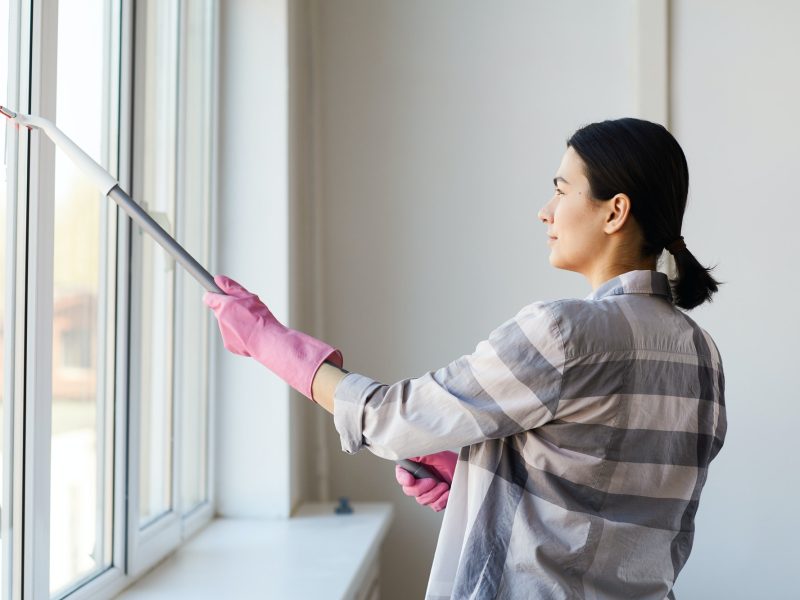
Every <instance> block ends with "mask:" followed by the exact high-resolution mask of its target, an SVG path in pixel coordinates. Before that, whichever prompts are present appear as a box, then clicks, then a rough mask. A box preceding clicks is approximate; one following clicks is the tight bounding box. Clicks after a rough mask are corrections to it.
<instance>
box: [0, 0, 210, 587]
mask: <svg viewBox="0 0 800 600" xmlns="http://www.w3.org/2000/svg"><path fill="white" fill-rule="evenodd" d="M187 1H188V0H187ZM9 10H10V15H9V16H10V19H9V21H10V23H12V24H16V25H17V27H14V28H12V30H11V31H10V36H9V37H10V39H9V40H8V48H9V55H8V60H9V82H8V83H9V86H8V96H7V99H6V102H7V103H8V104H9V105H11V106H12V107H13V108H18V109H19V110H20V111H23V112H30V113H33V114H40V115H42V116H45V117H51V118H52V117H53V115H54V113H55V100H56V95H55V86H56V64H57V60H56V58H57V57H56V53H57V33H58V1H57V0H51V1H50V2H47V3H42V2H32V1H29V0H28V1H26V0H11V2H10V3H9ZM119 10H120V11H121V15H120V21H121V31H120V47H119V52H120V64H121V69H120V72H119V78H120V82H119V89H120V93H119V97H118V101H119V131H118V132H117V137H116V139H114V140H112V143H114V144H118V154H117V156H116V159H117V160H116V161H112V164H113V163H114V162H116V165H117V168H118V179H119V181H120V183H121V186H122V187H123V189H131V183H132V171H131V168H130V166H131V162H132V161H131V159H132V153H131V149H132V147H133V143H132V142H133V140H132V127H131V123H132V116H133V97H132V90H133V89H134V86H133V72H132V68H131V66H132V65H133V58H134V56H133V52H134V40H133V39H132V34H133V31H134V29H133V22H134V18H135V15H134V9H133V3H130V2H125V1H122V2H120V9H119ZM218 15H219V5H218V2H217V1H216V0H211V2H210V4H209V18H210V20H211V27H210V28H209V29H208V31H207V35H208V36H209V40H208V55H207V56H206V57H205V59H206V63H207V64H206V65H205V68H207V69H208V70H209V72H208V81H210V82H211V84H210V86H209V87H210V90H211V92H212V93H211V97H210V99H209V102H208V106H209V115H208V117H209V119H210V122H211V123H212V127H211V129H210V132H209V140H208V144H209V153H208V161H209V173H210V185H209V188H208V189H209V190H210V191H209V197H208V198H207V201H209V202H210V210H209V215H210V218H211V219H213V218H214V215H215V214H216V193H215V190H216V175H215V172H216V168H215V165H216V149H215V148H216V140H217V127H216V114H217V98H216V91H215V90H216V88H217V85H216V82H217V60H216V56H217V53H218V52H217V48H218V41H217V40H218V35H219V33H218V27H219V26H218V22H219V18H218ZM180 23H181V24H180V27H181V28H183V27H184V22H183V21H181V22H180ZM179 35H180V38H179V39H185V36H183V35H182V32H181V33H180V34H179ZM6 148H7V164H8V174H9V196H8V207H9V209H8V220H9V223H8V228H7V231H8V234H9V235H8V241H7V247H8V249H9V256H7V265H8V269H7V273H6V279H7V281H8V282H13V284H12V285H9V286H8V290H7V293H6V311H7V312H6V314H7V315H8V319H7V331H6V337H5V356H6V362H5V364H4V369H5V374H6V377H5V392H6V394H5V435H4V438H5V439H4V444H5V446H6V448H7V449H8V448H11V449H12V451H11V452H10V453H6V454H5V456H4V460H5V463H6V467H5V471H4V472H5V473H6V476H5V479H6V482H5V485H4V489H3V507H4V510H3V514H2V534H3V536H2V546H3V547H2V567H1V568H2V589H0V595H1V597H7V598H15V599H16V598H26V599H27V598H30V599H37V600H38V599H40V598H41V599H49V598H50V590H49V562H50V557H49V554H50V526H49V525H50V523H49V521H50V452H51V409H52V382H51V371H52V369H51V366H52V364H51V363H52V331H53V329H52V322H53V244H54V221H53V219H54V211H53V200H54V186H55V181H54V180H55V148H54V146H53V144H52V143H51V142H50V141H49V140H47V139H45V138H44V135H43V134H41V133H29V132H28V131H27V130H24V129H23V130H21V131H20V132H19V134H16V135H15V134H13V133H12V134H10V135H8V140H7V141H6ZM113 154H114V153H113V152H112V155H113ZM29 198H31V199H35V201H31V202H29V201H28V199H29ZM106 201H107V200H106ZM109 213H113V215H112V217H113V218H112V217H110V218H109V220H108V222H107V226H109V227H114V228H116V231H117V245H116V251H115V252H114V253H112V254H111V255H109V260H113V259H116V265H117V268H116V272H115V276H116V286H115V288H116V289H115V292H116V302H115V306H116V311H115V312H116V314H115V315H110V314H109V315H108V319H107V320H106V321H105V324H106V325H110V326H111V327H112V328H113V327H114V321H116V337H115V339H114V343H115V361H116V365H115V367H114V373H113V374H112V373H108V377H109V381H108V385H107V386H106V388H108V387H109V386H111V385H113V387H114V414H113V416H112V415H106V416H105V417H103V416H102V413H98V418H105V419H106V421H107V422H110V420H112V419H113V424H114V433H113V435H114V436H115V437H114V450H113V451H114V464H113V469H114V470H113V473H114V477H113V487H114V493H113V501H112V504H113V507H112V506H107V507H106V510H112V509H113V527H114V533H113V545H112V561H111V567H110V568H107V569H106V570H104V571H103V572H101V573H99V574H98V575H96V576H95V577H93V578H92V579H90V580H87V581H85V582H82V584H81V585H79V586H78V587H76V588H75V589H74V590H72V591H70V592H69V593H68V594H66V595H63V596H62V597H63V598H69V599H70V600H79V599H84V598H87V599H88V598H96V597H108V596H110V595H113V594H115V593H117V592H118V591H120V590H121V589H123V588H124V587H126V586H128V585H130V583H131V582H132V581H133V579H135V578H136V577H137V576H139V575H141V573H142V572H144V571H145V570H146V569H147V568H149V567H150V566H152V565H153V564H154V563H155V562H156V561H157V560H160V559H161V558H163V556H164V555H165V554H166V553H168V552H170V551H172V550H174V549H175V548H176V547H177V546H178V545H179V544H180V543H182V541H183V540H185V539H187V538H188V537H190V536H191V535H192V534H194V533H195V532H196V531H197V530H198V529H199V528H201V527H203V526H204V525H205V524H207V523H208V522H209V521H210V520H211V519H212V518H213V516H214V502H215V498H214V469H213V464H214V461H213V457H214V435H213V431H214V428H213V427H212V426H211V424H213V422H214V412H215V411H214V405H215V402H214V393H213V392H214V389H215V388H214V378H213V373H210V374H209V383H208V390H209V394H208V396H209V398H208V402H209V406H208V419H207V427H208V432H207V437H206V439H207V449H206V452H207V466H206V470H207V476H206V497H207V501H206V502H205V503H203V504H201V505H200V506H198V507H197V508H196V509H195V510H193V511H191V512H190V513H188V514H185V515H184V514H183V512H184V511H183V510H182V507H181V506H180V504H179V503H178V502H177V500H178V498H179V494H180V486H179V479H178V477H179V469H178V465H179V464H180V463H179V462H178V459H179V456H177V454H176V456H175V457H174V459H173V460H174V461H175V468H173V480H174V482H173V490H174V495H173V498H174V500H173V502H174V503H175V510H174V511H173V512H174V515H173V516H174V518H172V519H170V520H168V521H165V523H166V525H164V524H160V525H159V527H156V528H148V529H147V530H144V534H145V535H139V530H138V510H136V508H137V507H136V502H137V501H138V488H137V487H136V482H135V481H131V480H130V479H129V477H128V475H129V474H130V473H136V474H137V475H138V464H136V463H137V461H136V457H138V447H137V446H136V443H137V441H136V440H138V437H137V436H136V435H135V434H136V431H135V423H133V421H135V419H131V422H129V420H128V417H129V415H135V414H136V409H137V408H138V406H134V405H133V404H132V403H131V402H129V400H130V399H129V383H130V381H129V377H128V375H129V364H130V363H129V352H130V353H131V354H132V353H133V350H132V349H131V348H130V331H129V310H130V302H129V297H130V294H129V292H130V270H129V265H130V254H129V252H130V250H129V249H130V239H131V223H130V220H129V219H128V218H127V217H124V216H122V218H116V214H117V213H118V211H117V210H112V211H109ZM118 214H120V215H121V213H118ZM208 229H209V231H208V232H207V238H208V243H209V245H210V256H212V257H214V256H215V248H216V237H215V235H214V234H213V231H212V230H211V228H210V226H209V228H208ZM207 266H208V267H209V270H212V272H213V269H214V267H215V265H213V264H211V265H207ZM103 276H104V275H103ZM110 287H111V286H107V288H106V289H110ZM15 309H16V310H15ZM210 323H211V315H209V324H210ZM101 331H102V329H101ZM210 331H213V330H210ZM214 349H215V345H214V344H211V348H210V349H209V350H210V353H211V355H210V356H209V357H208V365H213V364H215V362H216V361H215V358H214V355H213V353H214ZM175 397H179V395H178V394H177V393H176V395H175ZM179 415H180V408H179V407H176V410H175V417H174V419H173V434H174V435H173V440H177V441H175V442H174V443H175V448H176V449H178V448H179V447H180V444H179V443H178V442H179V440H178V439H177V438H176V437H175V436H177V435H179V434H180V428H179V427H177V425H176V423H177V422H178V419H179ZM132 425H134V427H131V426H132ZM105 472H106V475H107V476H108V475H110V473H111V465H110V464H107V465H106V467H105ZM131 515H133V518H134V522H135V524H136V526H135V527H134V528H133V529H131ZM160 521H161V520H159V521H157V522H156V524H159V523H160ZM109 537H110V532H107V539H108V538H109Z"/></svg>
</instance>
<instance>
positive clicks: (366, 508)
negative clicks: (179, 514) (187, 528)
mask: <svg viewBox="0 0 800 600" xmlns="http://www.w3.org/2000/svg"><path fill="white" fill-rule="evenodd" d="M333 507H334V504H333V503H324V504H316V503H315V504H304V505H303V506H302V507H301V508H300V509H299V510H298V511H297V514H296V515H295V516H294V517H292V518H290V519H286V520H263V519H260V520H256V519H215V520H214V521H212V522H211V523H210V524H209V525H208V527H206V528H205V529H203V531H201V532H200V533H198V534H197V536H196V537H195V538H193V539H192V540H190V541H189V542H188V543H187V544H185V545H184V546H182V547H181V548H179V549H178V550H177V551H176V552H175V553H174V554H172V555H171V556H170V557H169V558H167V559H165V560H164V561H163V562H162V563H161V564H159V565H158V567H156V568H155V569H154V570H153V571H151V572H150V573H148V574H147V575H145V576H144V577H143V578H142V579H140V580H139V581H137V582H136V583H134V584H133V585H132V586H131V587H130V588H128V589H127V590H125V591H124V592H123V593H122V594H120V595H119V596H118V597H117V598H118V599H120V600H145V599H146V600H154V599H161V598H163V599H165V600H166V599H170V600H173V599H174V598H193V599H196V600H201V599H203V598H214V599H217V598H242V599H246V598H293V599H302V598H314V599H318V598H349V597H352V596H353V595H354V594H355V591H356V590H358V589H359V587H361V586H362V585H363V584H364V581H363V580H364V578H365V577H367V575H368V569H369V568H370V565H371V564H372V563H373V561H374V560H375V558H376V557H377V555H378V550H379V548H380V544H381V543H382V542H383V539H384V537H385V536H386V532H387V530H388V528H389V523H390V521H391V518H392V506H391V504H385V503H354V504H353V511H354V512H353V514H350V515H336V514H334V512H333Z"/></svg>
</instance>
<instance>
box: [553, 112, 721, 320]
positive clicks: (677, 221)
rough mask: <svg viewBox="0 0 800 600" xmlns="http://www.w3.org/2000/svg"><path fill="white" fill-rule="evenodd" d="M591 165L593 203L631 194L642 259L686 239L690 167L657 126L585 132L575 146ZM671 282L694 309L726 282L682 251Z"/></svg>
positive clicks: (618, 123)
mask: <svg viewBox="0 0 800 600" xmlns="http://www.w3.org/2000/svg"><path fill="white" fill-rule="evenodd" d="M567 147H571V148H572V149H573V150H575V152H577V153H578V155H579V156H580V157H581V159H582V160H583V162H584V163H585V165H586V173H585V175H586V178H587V179H588V180H589V186H590V187H591V194H592V198H594V199H597V200H610V199H611V198H613V197H614V196H615V195H616V194H626V195H627V196H628V198H630V200H631V212H632V214H633V218H634V219H635V220H636V222H637V223H638V224H639V227H640V228H641V230H642V234H643V236H644V239H645V243H644V246H643V248H642V255H643V256H645V257H649V256H658V255H659V254H661V251H662V250H663V249H664V247H665V246H666V245H668V244H670V243H671V242H673V241H675V240H677V239H678V238H679V237H680V236H681V224H682V223H683V213H684V211H685V210H686V197H687V195H688V192H689V167H688V166H687V164H686V156H684V154H683V150H682V149H681V147H680V145H679V144H678V142H677V140H676V139H675V138H674V137H673V136H672V134H671V133H670V132H669V131H667V129H666V128H665V127H664V126H662V125H659V124H657V123H651V122H650V121H644V120H641V119H631V118H626V119H616V120H613V121H602V122H600V123H591V124H589V125H586V126H585V127H581V128H580V129H578V131H576V132H575V133H574V134H573V135H572V137H571V138H569V140H567ZM674 256H675V264H676V266H677V268H678V276H677V278H676V279H671V280H670V283H671V285H672V293H673V296H674V298H675V304H677V305H678V306H680V307H681V308H684V309H687V310H688V309H691V308H694V307H695V306H698V305H700V304H702V303H703V302H706V301H709V300H711V296H712V295H713V294H714V292H716V291H717V286H718V285H720V282H718V281H716V280H715V279H714V278H713V277H712V276H711V271H712V270H713V267H710V268H706V267H704V266H703V265H701V264H700V263H699V262H698V261H697V259H696V258H695V257H694V255H693V254H692V253H691V252H690V251H689V250H688V249H686V248H683V249H681V250H678V251H677V252H676V254H675V255H674Z"/></svg>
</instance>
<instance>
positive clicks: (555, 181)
mask: <svg viewBox="0 0 800 600" xmlns="http://www.w3.org/2000/svg"><path fill="white" fill-rule="evenodd" d="M559 181H563V182H564V183H566V184H567V185H569V181H567V180H566V179H564V178H563V177H553V185H554V186H556V187H558V182H559Z"/></svg>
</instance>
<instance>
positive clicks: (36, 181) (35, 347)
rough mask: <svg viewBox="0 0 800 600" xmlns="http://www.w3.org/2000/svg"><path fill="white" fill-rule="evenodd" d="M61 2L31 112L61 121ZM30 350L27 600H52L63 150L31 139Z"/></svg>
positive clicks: (38, 13) (51, 21) (35, 40)
mask: <svg viewBox="0 0 800 600" xmlns="http://www.w3.org/2000/svg"><path fill="white" fill-rule="evenodd" d="M57 47H58V1H57V0H53V1H51V2H48V3H39V2H37V3H34V6H33V14H32V28H31V46H30V48H31V69H30V74H31V82H30V112H32V113H33V114H37V115H41V116H43V117H45V118H49V119H51V120H53V121H55V116H56V115H55V109H56V67H57V57H56V53H57ZM28 135H30V150H29V170H28V176H29V182H30V183H29V189H28V197H27V199H28V247H27V253H28V254H27V256H28V260H27V267H28V268H27V275H26V279H27V298H26V306H27V317H26V333H25V338H26V351H25V408H24V413H25V417H24V419H25V424H24V427H25V448H24V475H23V479H24V484H23V485H24V490H23V494H24V498H23V504H22V506H24V511H23V512H24V516H23V519H24V522H23V533H22V535H23V556H22V560H23V574H22V577H23V579H22V591H23V597H24V598H26V599H27V598H30V599H37V600H38V599H39V598H48V597H49V581H50V457H51V455H50V443H51V423H52V406H53V402H52V340H53V245H54V231H55V229H54V197H55V148H54V146H53V144H52V143H51V142H50V141H49V140H48V139H47V138H46V137H45V136H44V135H43V134H41V133H30V134H28Z"/></svg>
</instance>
